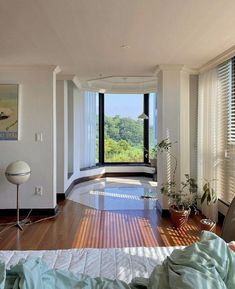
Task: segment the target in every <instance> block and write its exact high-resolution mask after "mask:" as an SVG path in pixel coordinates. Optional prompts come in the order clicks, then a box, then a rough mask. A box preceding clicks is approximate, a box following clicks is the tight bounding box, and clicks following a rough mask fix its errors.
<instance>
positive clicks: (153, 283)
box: [148, 231, 235, 289]
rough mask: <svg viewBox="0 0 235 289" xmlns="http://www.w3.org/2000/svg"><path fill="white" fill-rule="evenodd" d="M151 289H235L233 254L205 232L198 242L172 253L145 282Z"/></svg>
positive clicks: (234, 255) (218, 240)
mask: <svg viewBox="0 0 235 289" xmlns="http://www.w3.org/2000/svg"><path fill="white" fill-rule="evenodd" d="M148 288H151V289H173V288H174V289H225V288H226V289H235V253H234V252H233V251H231V250H230V249H229V248H228V246H227V244H226V243H225V242H224V241H223V240H222V239H220V238H219V237H218V236H217V235H215V234H213V233H210V232H207V231H204V232H202V234H201V238H200V242H198V243H195V244H193V245H191V246H188V247H186V248H185V249H183V250H174V251H173V252H172V254H171V255H170V256H169V257H167V258H166V259H165V261H164V262H163V264H162V265H161V266H157V267H156V268H155V270H154V271H153V273H152V274H151V276H150V278H149V281H148Z"/></svg>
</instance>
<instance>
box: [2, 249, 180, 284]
mask: <svg viewBox="0 0 235 289" xmlns="http://www.w3.org/2000/svg"><path fill="white" fill-rule="evenodd" d="M176 248H178V249H179V248H183V247H135V248H112V249H67V250H45V251H0V260H1V261H3V262H4V263H5V264H6V266H7V268H9V267H10V266H11V265H15V264H16V263H18V261H19V260H20V259H22V258H24V259H29V258H37V257H40V258H42V259H43V260H44V261H45V262H46V263H47V264H48V266H49V267H50V268H56V269H62V270H70V271H72V272H74V273H84V274H87V275H90V276H92V277H97V276H99V277H106V278H109V279H120V280H123V281H125V282H127V283H128V282H130V281H131V279H132V278H134V277H149V275H150V274H151V272H152V271H153V269H154V267H155V266H156V265H157V264H161V263H162V261H163V260H164V259H165V258H166V257H167V256H168V255H170V253H171V252H172V251H173V250H174V249H176Z"/></svg>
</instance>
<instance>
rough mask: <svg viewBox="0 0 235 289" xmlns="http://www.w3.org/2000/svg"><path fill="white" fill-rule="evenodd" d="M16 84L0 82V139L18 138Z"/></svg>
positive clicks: (17, 89)
mask: <svg viewBox="0 0 235 289" xmlns="http://www.w3.org/2000/svg"><path fill="white" fill-rule="evenodd" d="M18 91H19V86H18V84H0V140H18Z"/></svg>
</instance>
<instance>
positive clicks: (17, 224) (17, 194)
mask: <svg viewBox="0 0 235 289" xmlns="http://www.w3.org/2000/svg"><path fill="white" fill-rule="evenodd" d="M19 186H20V185H19V184H17V185H16V188H17V189H16V211H17V221H16V224H15V226H16V227H17V228H18V229H20V230H21V231H23V228H22V226H21V224H20V210H19Z"/></svg>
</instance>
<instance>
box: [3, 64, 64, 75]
mask: <svg viewBox="0 0 235 289" xmlns="http://www.w3.org/2000/svg"><path fill="white" fill-rule="evenodd" d="M9 69H16V70H17V69H19V70H49V71H54V72H55V73H59V72H61V69H60V67H59V66H58V65H46V64H42V65H0V70H9Z"/></svg>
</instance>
